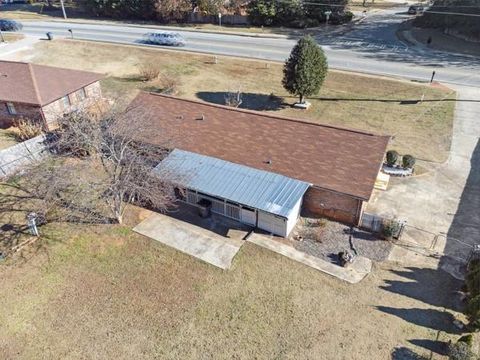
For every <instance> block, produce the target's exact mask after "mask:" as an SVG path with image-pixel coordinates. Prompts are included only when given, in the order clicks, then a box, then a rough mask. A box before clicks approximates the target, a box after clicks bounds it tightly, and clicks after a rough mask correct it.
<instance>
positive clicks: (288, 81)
mask: <svg viewBox="0 0 480 360" xmlns="http://www.w3.org/2000/svg"><path fill="white" fill-rule="evenodd" d="M327 72H328V63H327V58H326V57H325V54H324V53H323V50H322V49H321V48H320V46H318V44H317V43H316V42H315V40H314V39H313V38H312V37H311V36H310V35H307V36H305V37H303V38H301V39H300V40H299V41H298V43H297V44H296V45H295V47H294V48H293V49H292V52H291V53H290V57H289V58H288V59H287V61H286V62H285V66H284V68H283V81H282V84H283V87H284V88H285V89H286V90H287V91H288V92H289V93H290V94H293V95H297V96H299V97H300V103H303V102H305V97H306V96H310V95H315V94H318V92H319V91H320V88H321V86H322V84H323V81H324V80H325V77H326V76H327Z"/></svg>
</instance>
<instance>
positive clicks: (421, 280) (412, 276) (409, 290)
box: [380, 267, 462, 311]
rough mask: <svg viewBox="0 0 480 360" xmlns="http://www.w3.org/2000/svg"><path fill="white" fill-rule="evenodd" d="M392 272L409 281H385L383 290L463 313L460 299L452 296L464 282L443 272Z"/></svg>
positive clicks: (432, 270)
mask: <svg viewBox="0 0 480 360" xmlns="http://www.w3.org/2000/svg"><path fill="white" fill-rule="evenodd" d="M391 272H392V273H394V274H396V275H398V276H402V277H403V278H405V279H406V280H407V281H400V280H385V285H383V286H381V287H380V288H381V289H383V290H386V291H390V292H393V293H396V294H400V295H403V296H408V297H410V298H412V299H417V300H420V301H422V302H424V303H426V304H430V305H433V306H439V307H440V306H441V307H445V308H448V309H452V310H455V311H461V308H462V304H461V303H460V298H459V297H458V296H454V295H452V294H454V292H455V291H458V290H460V289H461V287H462V282H461V281H459V280H457V279H455V278H454V277H453V276H451V275H450V274H448V273H446V272H444V271H442V270H435V269H426V268H417V267H407V268H406V270H405V271H400V270H391ZM412 280H413V281H412ZM440 286H441V290H440V291H439V288H440Z"/></svg>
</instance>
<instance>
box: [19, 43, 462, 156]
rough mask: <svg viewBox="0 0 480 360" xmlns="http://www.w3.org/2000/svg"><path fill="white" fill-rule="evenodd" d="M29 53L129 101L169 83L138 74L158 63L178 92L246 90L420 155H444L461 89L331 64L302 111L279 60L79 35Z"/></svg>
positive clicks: (252, 102) (215, 95) (259, 106)
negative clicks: (99, 80)
mask: <svg viewBox="0 0 480 360" xmlns="http://www.w3.org/2000/svg"><path fill="white" fill-rule="evenodd" d="M23 58H28V60H29V61H33V62H36V63H39V64H44V65H52V66H59V67H72V68H75V69H82V70H91V71H97V72H102V73H105V74H107V75H108V77H107V78H106V79H105V80H104V82H103V87H104V90H105V94H106V95H108V96H109V97H112V98H114V99H116V100H122V101H124V102H125V103H127V102H128V101H129V100H131V99H132V98H133V97H134V96H135V93H136V91H138V89H144V90H150V91H159V90H160V89H161V88H162V87H164V84H162V81H161V80H154V81H150V82H144V81H142V80H141V78H140V77H139V69H138V67H139V65H141V64H145V63H155V64H156V66H158V67H159V68H160V69H161V71H162V73H164V74H168V75H169V77H170V78H174V79H176V81H175V82H176V83H177V86H176V88H177V91H176V93H177V95H178V96H182V97H186V98H190V99H196V100H203V101H208V102H213V103H220V104H224V103H225V95H226V92H228V91H238V90H240V91H241V92H242V93H243V103H242V106H241V107H243V108H247V109H253V110H260V111H270V112H273V113H275V114H279V115H284V116H292V117H297V118H302V119H305V120H306V121H313V122H320V123H324V124H331V125H337V126H346V127H352V128H356V129H361V130H367V131H372V132H375V133H384V134H389V135H393V136H394V139H393V140H392V142H391V144H390V147H391V148H394V149H396V150H398V151H399V152H400V153H403V154H405V153H410V154H412V155H414V156H417V157H418V158H420V159H425V160H428V161H439V162H441V161H444V160H446V158H447V155H448V151H449V149H450V142H451V132H452V123H453V110H454V105H455V102H454V101H453V100H454V99H455V93H454V92H453V91H451V90H448V89H446V88H439V87H431V86H426V85H422V84H418V83H411V82H406V81H397V80H392V79H388V78H382V77H373V76H365V75H360V74H353V73H346V72H339V71H330V72H329V75H328V77H327V80H326V83H325V84H324V87H323V88H322V90H321V92H320V95H319V96H318V97H313V98H311V99H309V100H310V101H311V102H312V104H313V106H312V108H311V109H310V110H308V111H301V110H295V109H293V108H291V107H290V106H289V105H290V104H293V103H294V102H295V101H296V99H295V98H293V97H291V96H290V95H289V94H287V93H286V92H285V90H284V89H283V88H282V85H281V77H282V65H281V64H278V63H267V62H264V61H254V60H243V59H231V58H227V57H219V62H218V63H217V64H214V63H213V62H214V61H213V60H214V59H213V56H208V55H196V54H191V53H185V52H176V51H165V50H151V49H140V48H136V47H131V46H122V45H106V44H95V43H88V42H81V41H53V42H42V43H40V44H37V45H36V47H35V51H34V52H32V51H29V52H28V53H24V54H20V55H19V57H18V59H23ZM422 95H425V101H424V102H419V99H420V98H421V97H422ZM293 136H294V135H293Z"/></svg>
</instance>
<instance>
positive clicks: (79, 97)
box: [77, 88, 87, 101]
mask: <svg viewBox="0 0 480 360" xmlns="http://www.w3.org/2000/svg"><path fill="white" fill-rule="evenodd" d="M86 98H87V91H86V90H85V88H81V89H79V90H77V100H78V101H83V100H85V99H86Z"/></svg>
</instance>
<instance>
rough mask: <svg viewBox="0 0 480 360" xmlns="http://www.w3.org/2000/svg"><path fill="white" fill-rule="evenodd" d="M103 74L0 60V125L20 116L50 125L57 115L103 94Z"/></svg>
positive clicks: (97, 98) (48, 127)
mask: <svg viewBox="0 0 480 360" xmlns="http://www.w3.org/2000/svg"><path fill="white" fill-rule="evenodd" d="M102 77H103V76H102V75H100V74H96V73H93V72H88V71H78V70H69V69H62V68H56V67H51V66H43V65H36V64H30V63H24V62H13V61H0V128H8V127H10V126H12V125H13V124H14V123H15V121H16V120H18V119H20V118H23V119H28V120H31V121H35V122H38V123H39V124H40V125H41V126H43V127H44V128H45V129H47V130H48V129H51V128H53V127H55V124H56V120H57V119H58V118H59V117H61V116H63V115H64V114H67V113H70V112H72V111H74V110H77V109H82V108H84V107H85V106H88V105H90V104H92V103H93V102H95V101H98V100H99V99H101V98H102V90H101V87H100V82H99V80H100V79H102Z"/></svg>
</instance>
